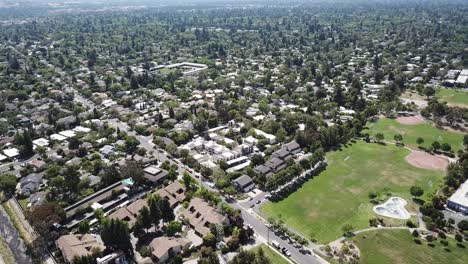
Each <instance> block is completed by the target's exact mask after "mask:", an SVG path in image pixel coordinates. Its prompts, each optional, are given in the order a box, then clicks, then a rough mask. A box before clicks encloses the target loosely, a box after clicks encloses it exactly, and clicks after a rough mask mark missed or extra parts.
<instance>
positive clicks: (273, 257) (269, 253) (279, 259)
mask: <svg viewBox="0 0 468 264" xmlns="http://www.w3.org/2000/svg"><path fill="white" fill-rule="evenodd" d="M259 248H262V249H263V252H264V253H265V256H266V257H267V258H268V259H269V260H270V261H271V264H289V262H288V261H287V260H285V259H284V258H283V256H281V255H279V254H278V253H277V252H276V251H274V250H273V249H271V248H270V247H268V246H267V245H265V244H262V245H260V246H257V247H254V248H253V249H252V250H255V251H257V250H258V249H259Z"/></svg>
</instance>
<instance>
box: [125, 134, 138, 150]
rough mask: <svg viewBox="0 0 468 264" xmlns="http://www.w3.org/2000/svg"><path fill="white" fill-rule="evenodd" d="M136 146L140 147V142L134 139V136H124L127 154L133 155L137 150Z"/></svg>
mask: <svg viewBox="0 0 468 264" xmlns="http://www.w3.org/2000/svg"><path fill="white" fill-rule="evenodd" d="M138 145H140V141H138V139H136V137H134V136H126V137H125V151H126V152H127V153H130V154H132V153H134V152H135V151H136V150H137V149H138Z"/></svg>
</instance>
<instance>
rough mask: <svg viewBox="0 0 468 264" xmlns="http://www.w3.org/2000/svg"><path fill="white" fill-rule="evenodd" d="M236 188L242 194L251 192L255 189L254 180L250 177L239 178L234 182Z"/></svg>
mask: <svg viewBox="0 0 468 264" xmlns="http://www.w3.org/2000/svg"><path fill="white" fill-rule="evenodd" d="M232 183H233V185H234V187H235V188H237V189H238V190H239V191H241V192H250V191H251V190H253V188H255V184H254V182H253V180H252V178H251V177H250V176H248V175H242V176H240V177H239V178H237V179H235V180H234V181H232Z"/></svg>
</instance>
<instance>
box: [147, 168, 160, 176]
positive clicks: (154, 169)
mask: <svg viewBox="0 0 468 264" xmlns="http://www.w3.org/2000/svg"><path fill="white" fill-rule="evenodd" d="M144 171H145V172H146V173H148V174H151V175H156V174H158V173H159V172H160V171H161V170H160V169H159V168H158V167H156V166H149V167H146V168H145V169H144Z"/></svg>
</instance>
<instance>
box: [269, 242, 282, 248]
mask: <svg viewBox="0 0 468 264" xmlns="http://www.w3.org/2000/svg"><path fill="white" fill-rule="evenodd" d="M271 244H272V245H273V246H274V247H275V248H277V249H280V248H281V245H280V243H278V241H276V240H273V241H271Z"/></svg>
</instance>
